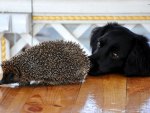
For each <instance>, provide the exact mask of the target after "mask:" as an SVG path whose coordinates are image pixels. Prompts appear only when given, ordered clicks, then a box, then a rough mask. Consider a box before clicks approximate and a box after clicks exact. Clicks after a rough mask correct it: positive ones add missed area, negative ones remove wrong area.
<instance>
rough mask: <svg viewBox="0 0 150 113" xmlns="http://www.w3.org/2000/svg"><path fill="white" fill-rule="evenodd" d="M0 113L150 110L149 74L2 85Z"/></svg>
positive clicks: (147, 112)
mask: <svg viewBox="0 0 150 113" xmlns="http://www.w3.org/2000/svg"><path fill="white" fill-rule="evenodd" d="M0 113H150V78H126V77H123V76H121V75H106V76H99V77H88V78H87V79H86V82H85V83H83V84H82V85H65V86H49V87H24V88H15V89H11V88H0Z"/></svg>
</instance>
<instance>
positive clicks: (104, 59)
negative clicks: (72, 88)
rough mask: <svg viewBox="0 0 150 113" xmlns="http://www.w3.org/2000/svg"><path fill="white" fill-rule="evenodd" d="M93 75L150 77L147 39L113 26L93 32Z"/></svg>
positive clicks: (123, 28) (91, 73)
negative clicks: (116, 74)
mask: <svg viewBox="0 0 150 113" xmlns="http://www.w3.org/2000/svg"><path fill="white" fill-rule="evenodd" d="M90 45H91V48H92V55H91V56H89V58H90V60H91V69H90V71H89V75H100V74H107V73H123V74H125V75H128V76H150V47H149V44H148V40H147V38H146V37H144V36H142V35H138V34H135V33H133V32H131V31H130V30H128V29H127V28H125V27H123V26H121V25H119V24H117V23H109V24H107V25H105V26H104V27H97V28H95V29H94V30H93V31H92V35H91V42H90Z"/></svg>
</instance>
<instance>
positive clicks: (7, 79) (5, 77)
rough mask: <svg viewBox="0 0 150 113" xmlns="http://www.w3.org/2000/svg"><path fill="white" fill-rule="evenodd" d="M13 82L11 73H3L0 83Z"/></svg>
mask: <svg viewBox="0 0 150 113" xmlns="http://www.w3.org/2000/svg"><path fill="white" fill-rule="evenodd" d="M9 83H14V74H13V73H7V74H6V73H4V74H3V78H2V80H1V81H0V84H9Z"/></svg>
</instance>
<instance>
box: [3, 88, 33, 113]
mask: <svg viewBox="0 0 150 113" xmlns="http://www.w3.org/2000/svg"><path fill="white" fill-rule="evenodd" d="M31 91H32V89H31V88H16V89H10V88H0V95H1V101H0V103H1V104H0V113H19V112H20V110H21V108H22V106H23V104H24V103H25V101H26V99H27V98H28V96H29V95H30V93H31Z"/></svg>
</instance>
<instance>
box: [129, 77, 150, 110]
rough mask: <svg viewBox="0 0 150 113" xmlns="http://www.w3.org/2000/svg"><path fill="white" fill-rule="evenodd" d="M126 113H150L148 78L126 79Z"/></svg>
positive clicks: (149, 79) (149, 81)
mask: <svg viewBox="0 0 150 113" xmlns="http://www.w3.org/2000/svg"><path fill="white" fill-rule="evenodd" d="M127 113H150V78H147V77H146V78H128V80H127Z"/></svg>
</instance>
